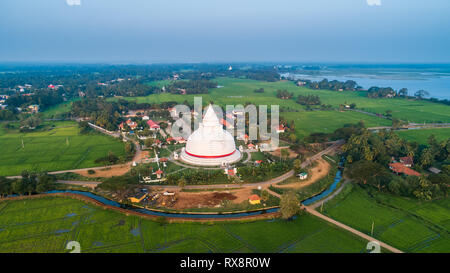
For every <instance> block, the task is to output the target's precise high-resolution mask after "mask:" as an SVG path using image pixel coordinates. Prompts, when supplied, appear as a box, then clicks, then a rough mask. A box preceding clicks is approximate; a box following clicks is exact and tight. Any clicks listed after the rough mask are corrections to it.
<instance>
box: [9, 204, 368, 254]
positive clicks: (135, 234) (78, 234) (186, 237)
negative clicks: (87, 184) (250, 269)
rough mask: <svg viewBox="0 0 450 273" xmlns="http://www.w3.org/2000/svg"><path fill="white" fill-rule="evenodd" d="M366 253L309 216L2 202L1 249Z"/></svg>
mask: <svg viewBox="0 0 450 273" xmlns="http://www.w3.org/2000/svg"><path fill="white" fill-rule="evenodd" d="M68 241H78V242H79V243H80V245H81V252H147V253H154V252H161V253H163V252H365V251H366V250H365V248H366V242H365V241H364V240H362V239H360V238H359V237H355V236H354V235H352V234H350V233H348V232H346V231H343V230H340V229H337V228H336V227H334V226H332V225H330V224H328V223H325V222H323V221H321V220H320V219H318V218H315V217H313V216H310V215H306V214H305V215H300V216H298V217H297V218H296V219H295V220H293V221H284V220H280V219H274V220H260V221H254V222H220V223H219V222H217V223H204V224H202V223H179V224H167V225H161V224H159V223H157V222H154V221H150V220H145V219H141V218H139V217H135V216H125V215H123V214H120V213H118V212H113V211H106V210H103V209H101V208H99V207H96V206H93V205H87V204H85V203H83V202H81V201H77V200H73V199H69V198H61V197H46V198H40V199H33V200H31V199H29V200H20V201H18V200H17V201H4V202H0V252H65V251H67V250H65V245H66V244H67V242H68Z"/></svg>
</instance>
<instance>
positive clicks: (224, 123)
mask: <svg viewBox="0 0 450 273" xmlns="http://www.w3.org/2000/svg"><path fill="white" fill-rule="evenodd" d="M220 123H221V124H222V125H223V126H225V127H230V126H232V125H231V124H230V123H229V122H228V121H226V120H224V119H221V120H220Z"/></svg>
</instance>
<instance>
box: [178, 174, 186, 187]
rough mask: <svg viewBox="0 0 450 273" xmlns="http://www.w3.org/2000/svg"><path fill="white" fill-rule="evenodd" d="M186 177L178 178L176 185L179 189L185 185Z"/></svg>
mask: <svg viewBox="0 0 450 273" xmlns="http://www.w3.org/2000/svg"><path fill="white" fill-rule="evenodd" d="M186 183H187V182H186V179H184V177H181V178H180V179H179V180H178V187H180V188H181V189H183V188H184V187H186Z"/></svg>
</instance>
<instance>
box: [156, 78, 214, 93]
mask: <svg viewBox="0 0 450 273" xmlns="http://www.w3.org/2000/svg"><path fill="white" fill-rule="evenodd" d="M216 87H217V83H216V82H212V81H210V80H207V79H200V80H188V81H175V82H173V83H172V84H170V85H168V86H165V91H166V92H169V93H172V94H207V93H208V92H209V89H211V88H216Z"/></svg>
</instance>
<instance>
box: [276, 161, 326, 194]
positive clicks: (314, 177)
mask: <svg viewBox="0 0 450 273" xmlns="http://www.w3.org/2000/svg"><path fill="white" fill-rule="evenodd" d="M330 167H331V166H330V164H328V162H326V161H325V160H323V159H319V160H317V161H316V164H315V166H314V168H312V169H310V170H309V171H308V178H307V179H306V180H300V179H298V178H297V179H298V182H294V183H289V184H285V185H275V186H274V187H277V188H293V189H299V188H303V187H306V186H308V185H311V184H313V183H315V182H316V181H318V180H320V179H322V178H323V177H325V175H327V174H328V172H329V171H330Z"/></svg>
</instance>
